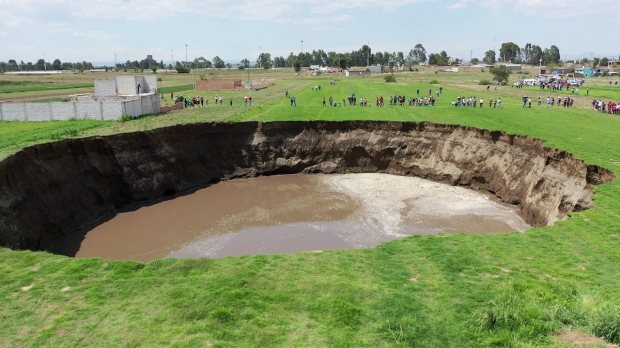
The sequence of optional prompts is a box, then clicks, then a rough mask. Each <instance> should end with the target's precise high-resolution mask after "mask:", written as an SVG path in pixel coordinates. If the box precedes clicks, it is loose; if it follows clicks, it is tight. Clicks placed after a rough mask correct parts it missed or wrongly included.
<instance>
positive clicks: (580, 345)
mask: <svg viewBox="0 0 620 348" xmlns="http://www.w3.org/2000/svg"><path fill="white" fill-rule="evenodd" d="M555 338H556V339H557V340H558V341H560V342H564V343H568V344H572V345H574V346H575V347H576V348H598V347H606V348H620V346H618V345H615V344H611V343H609V342H607V341H605V340H604V339H602V338H599V337H596V336H594V335H590V334H586V333H582V332H577V331H565V332H563V333H561V334H560V335H557V336H555Z"/></svg>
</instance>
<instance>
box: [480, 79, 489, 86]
mask: <svg viewBox="0 0 620 348" xmlns="http://www.w3.org/2000/svg"><path fill="white" fill-rule="evenodd" d="M478 84H479V85H480V86H488V85H490V84H491V81H489V80H480V82H478Z"/></svg>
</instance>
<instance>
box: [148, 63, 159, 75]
mask: <svg viewBox="0 0 620 348" xmlns="http://www.w3.org/2000/svg"><path fill="white" fill-rule="evenodd" d="M150 68H151V71H152V72H153V73H154V74H155V73H157V68H159V66H158V65H157V63H155V62H151V66H150Z"/></svg>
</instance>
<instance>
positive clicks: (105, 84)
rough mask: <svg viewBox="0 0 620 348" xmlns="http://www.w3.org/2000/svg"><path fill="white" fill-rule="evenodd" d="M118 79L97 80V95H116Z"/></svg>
mask: <svg viewBox="0 0 620 348" xmlns="http://www.w3.org/2000/svg"><path fill="white" fill-rule="evenodd" d="M116 94H117V93H116V80H101V79H98V80H95V96H97V97H116Z"/></svg>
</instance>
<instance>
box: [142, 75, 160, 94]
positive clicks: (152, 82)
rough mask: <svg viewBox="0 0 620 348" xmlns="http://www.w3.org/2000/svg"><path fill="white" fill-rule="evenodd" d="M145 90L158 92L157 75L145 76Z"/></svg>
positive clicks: (146, 91)
mask: <svg viewBox="0 0 620 348" xmlns="http://www.w3.org/2000/svg"><path fill="white" fill-rule="evenodd" d="M143 77H144V85H143V86H145V89H148V90H145V92H144V93H157V76H143Z"/></svg>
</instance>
